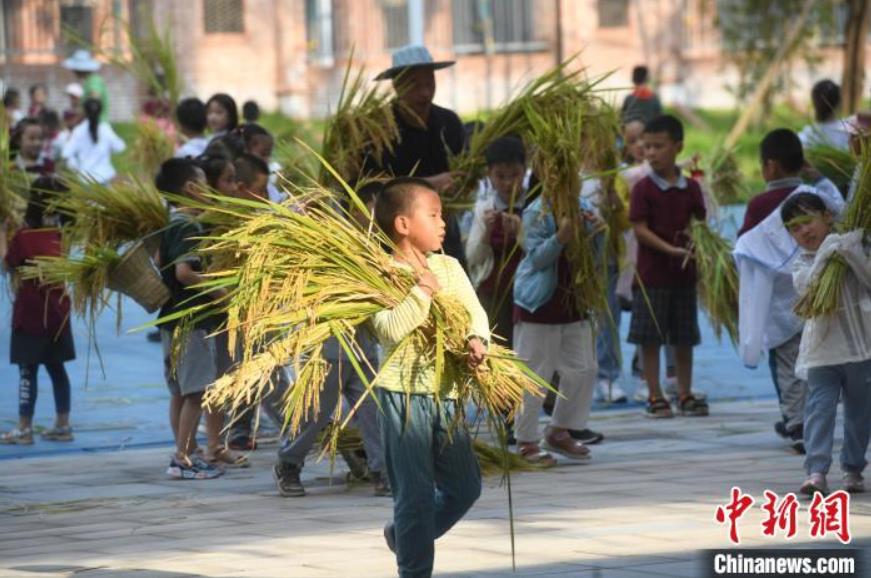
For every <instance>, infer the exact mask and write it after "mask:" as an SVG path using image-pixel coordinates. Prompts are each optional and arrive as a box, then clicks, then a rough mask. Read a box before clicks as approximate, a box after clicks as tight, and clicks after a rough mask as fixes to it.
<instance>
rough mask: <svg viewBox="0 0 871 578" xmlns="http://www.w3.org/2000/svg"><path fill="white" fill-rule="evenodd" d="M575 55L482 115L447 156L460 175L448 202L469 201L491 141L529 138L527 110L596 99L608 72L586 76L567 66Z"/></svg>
mask: <svg viewBox="0 0 871 578" xmlns="http://www.w3.org/2000/svg"><path fill="white" fill-rule="evenodd" d="M575 58H576V56H573V57H572V58H569V59H568V60H566V61H565V62H563V63H562V64H560V65H558V66H555V67H554V68H552V69H550V70H548V71H546V72H545V73H543V74H542V75H541V76H539V77H537V78H535V79H534V80H532V81H531V82H529V83H528V84H527V85H526V86H525V87H524V88H523V89H521V90H520V92H519V93H518V94H517V95H516V96H515V97H514V98H513V99H511V100H510V101H509V102H508V103H506V104H505V105H504V106H502V107H501V108H500V109H498V110H497V111H495V112H493V113H492V114H490V115H489V116H488V117H487V118H486V119H485V122H484V126H483V127H482V128H481V129H479V130H477V131H475V132H474V133H473V134H472V137H471V139H470V141H469V143H468V144H469V146H468V147H467V148H466V149H464V150H463V152H461V153H460V154H458V155H455V156H452V157H451V158H450V159H449V164H450V170H451V171H452V172H455V173H457V174H458V175H459V177H458V178H457V179H456V181H455V184H454V187H453V190H452V191H451V192H450V194H449V195H447V196H446V200H448V201H449V206H451V207H458V206H466V205H470V204H472V202H473V200H474V192H475V190H476V189H477V186H478V182H479V181H480V180H481V179H482V178H483V177H484V175H485V173H486V169H487V163H486V159H485V153H486V150H487V147H488V146H489V145H490V143H492V142H493V141H494V140H496V139H498V138H502V137H505V136H517V137H520V138H522V139H523V140H524V141H528V131H529V130H530V119H529V116H528V111H529V110H535V111H539V112H540V113H542V114H547V113H559V112H566V113H571V112H572V111H571V109H572V108H574V107H575V106H577V105H578V104H579V103H587V102H593V101H597V100H598V99H596V98H595V97H594V92H595V91H596V90H597V88H598V86H599V84H600V83H601V82H602V81H603V80H605V79H606V78H607V77H608V76H609V75H608V74H606V75H602V76H600V77H598V78H595V79H592V80H589V79H587V78H586V77H585V75H584V70H582V69H578V70H574V71H571V70H569V66H570V65H571V63H572V62H574V60H575ZM616 126H617V124H616V121H615V124H614V127H615V128H616ZM527 144H528V143H527Z"/></svg>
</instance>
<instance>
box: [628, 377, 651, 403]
mask: <svg viewBox="0 0 871 578" xmlns="http://www.w3.org/2000/svg"><path fill="white" fill-rule="evenodd" d="M649 397H650V388H649V387H647V382H646V381H644V380H643V379H642V380H641V381H639V382H638V387H637V388H636V389H635V393H634V394H632V399H634V400H635V401H639V402H641V403H647V399H648V398H649Z"/></svg>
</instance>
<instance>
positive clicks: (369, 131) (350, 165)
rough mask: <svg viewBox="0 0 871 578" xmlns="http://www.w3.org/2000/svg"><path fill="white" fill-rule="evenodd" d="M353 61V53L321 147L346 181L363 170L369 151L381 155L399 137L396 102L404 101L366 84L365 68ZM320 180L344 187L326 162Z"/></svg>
mask: <svg viewBox="0 0 871 578" xmlns="http://www.w3.org/2000/svg"><path fill="white" fill-rule="evenodd" d="M352 65H353V54H352V57H351V58H349V59H348V66H347V67H346V68H345V76H344V79H343V81H342V90H341V92H340V93H339V101H338V103H337V106H336V110H335V111H334V112H333V113H332V114H331V115H330V117H329V118H328V119H327V123H326V127H325V128H324V138H323V145H322V148H321V156H323V158H324V159H326V161H327V162H328V163H329V165H330V166H331V167H333V168H334V170H335V171H336V172H337V173H338V174H339V175H340V176H341V178H342V180H344V181H345V182H354V181H355V180H356V179H357V178H358V177H359V176H360V175H361V174H362V172H363V163H364V160H365V158H366V156H367V155H369V156H372V157H374V158H379V159H380V158H381V157H382V156H383V155H384V154H385V153H386V152H392V151H393V146H394V144H395V143H396V142H398V140H399V127H398V125H397V123H396V116H395V110H394V106H401V104H400V103H399V101H398V100H396V101H395V100H394V99H393V97H392V96H391V95H390V94H389V93H388V92H386V91H384V90H383V89H382V88H381V86H380V85H377V84H375V85H373V86H371V87H370V88H366V82H367V81H366V77H365V76H364V72H365V71H364V69H362V68H361V69H359V70H357V72H356V73H353V72H352V70H351V67H352ZM319 182H320V183H321V184H322V185H324V186H326V187H328V188H340V187H337V185H338V183H337V182H336V181H335V179H334V177H333V176H332V175H331V173H330V171H328V170H327V168H326V167H325V166H321V167H320V174H319Z"/></svg>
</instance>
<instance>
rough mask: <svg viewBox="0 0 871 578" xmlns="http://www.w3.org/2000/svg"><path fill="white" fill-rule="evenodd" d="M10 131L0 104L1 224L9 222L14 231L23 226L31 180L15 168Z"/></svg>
mask: <svg viewBox="0 0 871 578" xmlns="http://www.w3.org/2000/svg"><path fill="white" fill-rule="evenodd" d="M10 131H11V127H10V126H9V123H8V119H7V117H6V108H5V107H4V106H3V104H2V103H0V167H2V169H3V170H0V222H6V221H7V220H9V221H10V222H11V224H12V227H11V230H13V231H14V230H15V229H17V227H18V225H20V224H21V221H22V215H23V214H24V209H25V207H26V205H27V203H26V201H25V199H26V195H27V192H28V186H29V179H28V178H27V175H25V174H24V173H22V172H21V171H18V170H16V169H15V168H14V165H13V159H12V147H11V142H10Z"/></svg>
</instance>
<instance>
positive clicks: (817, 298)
mask: <svg viewBox="0 0 871 578" xmlns="http://www.w3.org/2000/svg"><path fill="white" fill-rule="evenodd" d="M859 163H860V164H859V174H858V180H857V185H856V192H855V194H854V196H853V198H852V200H851V201H850V204H849V205H847V209H846V211H845V212H844V219H843V221H842V222H841V224H840V225H839V226H838V227H837V229H838V230H839V231H841V232H847V231H854V230H857V229H861V230H864V231H865V233H866V234H868V233H869V232H871V146H867V145H866V146H865V147H863V150H862V154H861V158H860V160H859ZM847 268H848V267H847V264H846V263H845V262H844V261H843V259H841V257H839V256H837V255H835V256H833V257H831V258H830V259H829V261H828V262H827V263H826V265H825V267H824V268H823V270H822V272H821V273H820V274H819V275H818V276H817V277H816V278H815V279H814V280H813V281H812V282H811V284H810V286H809V287H808V289H807V292H806V293H805V294H804V295H803V296H802V297H801V298H800V299H799V300H798V303H796V305H795V312H796V314H798V315H799V316H801V317H804V318H805V319H810V318H812V317H820V316H823V315H832V314H833V313H835V312H836V311H837V310H838V307H839V304H840V302H841V285H842V283H843V280H844V275H845V274H846V273H847Z"/></svg>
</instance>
